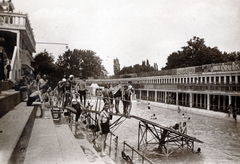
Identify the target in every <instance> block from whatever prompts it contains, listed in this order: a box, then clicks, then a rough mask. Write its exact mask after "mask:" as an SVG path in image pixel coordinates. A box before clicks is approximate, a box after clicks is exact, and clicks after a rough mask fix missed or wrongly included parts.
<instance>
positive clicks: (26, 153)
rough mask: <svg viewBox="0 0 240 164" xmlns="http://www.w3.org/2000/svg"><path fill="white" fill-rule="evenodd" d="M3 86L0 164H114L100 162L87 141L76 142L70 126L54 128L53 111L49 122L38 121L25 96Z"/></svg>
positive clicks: (45, 120) (0, 97)
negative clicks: (27, 104)
mask: <svg viewBox="0 0 240 164" xmlns="http://www.w3.org/2000/svg"><path fill="white" fill-rule="evenodd" d="M0 86H1V87H0V114H1V117H0V163H3V164H5V163H6V164H7V163H8V164H15V163H18V164H23V163H26V164H38V163H39V164H42V163H48V164H56V163H57V164H74V163H83V164H88V163H89V164H91V163H92V164H101V163H103V164H104V163H110V164H114V163H115V162H113V161H112V160H110V159H108V161H106V160H105V159H106V158H101V157H100V155H99V153H97V152H96V151H95V149H94V148H93V146H92V144H90V143H89V142H88V140H87V139H86V138H85V137H83V138H81V139H76V138H75V137H74V135H73V133H72V131H71V130H70V128H69V126H68V125H67V124H54V121H53V118H52V114H51V110H50V109H46V110H45V115H46V116H47V118H44V119H43V118H38V117H37V116H38V115H39V113H40V111H39V110H38V109H37V108H34V107H33V106H26V102H25V101H24V99H25V98H26V92H19V91H15V90H13V89H11V85H9V86H8V84H5V83H4V84H2V82H1V84H0ZM3 86H4V87H3ZM79 133H81V130H80V131H79Z"/></svg>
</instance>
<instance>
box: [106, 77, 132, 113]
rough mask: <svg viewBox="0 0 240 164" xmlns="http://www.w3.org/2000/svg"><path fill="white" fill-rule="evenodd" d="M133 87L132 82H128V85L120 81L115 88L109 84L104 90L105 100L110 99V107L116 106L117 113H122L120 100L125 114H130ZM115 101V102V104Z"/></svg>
mask: <svg viewBox="0 0 240 164" xmlns="http://www.w3.org/2000/svg"><path fill="white" fill-rule="evenodd" d="M133 91H134V90H133V87H132V85H131V82H128V84H127V85H124V86H122V84H121V83H120V82H119V84H118V85H117V86H115V87H114V88H113V87H112V86H111V85H107V86H106V87H105V88H104V90H103V91H102V97H103V101H104V102H106V101H108V102H109V103H110V104H109V105H110V108H114V107H115V111H116V114H120V113H121V112H120V109H119V105H120V101H122V103H123V112H122V113H123V114H124V115H127V116H130V112H131V109H132V96H133ZM114 103H115V104H114Z"/></svg>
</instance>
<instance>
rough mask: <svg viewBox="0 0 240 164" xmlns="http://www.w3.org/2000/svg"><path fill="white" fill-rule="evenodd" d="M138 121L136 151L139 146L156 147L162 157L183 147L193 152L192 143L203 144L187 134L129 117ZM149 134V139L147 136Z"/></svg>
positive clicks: (145, 120)
mask: <svg viewBox="0 0 240 164" xmlns="http://www.w3.org/2000/svg"><path fill="white" fill-rule="evenodd" d="M131 117H132V118H135V119H137V120H139V129H138V149H140V146H141V145H144V146H146V145H150V144H156V145H158V149H159V151H160V154H162V155H164V156H169V155H170V154H172V153H173V152H174V151H175V150H176V149H181V150H183V149H184V148H185V147H186V148H187V150H188V151H192V152H193V151H194V142H198V143H203V141H201V140H199V139H197V138H196V137H192V136H189V135H187V134H182V133H180V132H178V131H175V130H173V129H170V128H168V127H165V126H162V125H159V124H157V123H155V122H152V121H149V120H147V119H144V118H141V117H138V116H134V115H132V116H131ZM149 133H150V134H151V136H152V137H151V138H150V137H149V135H148V134H149Z"/></svg>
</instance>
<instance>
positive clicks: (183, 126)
mask: <svg viewBox="0 0 240 164" xmlns="http://www.w3.org/2000/svg"><path fill="white" fill-rule="evenodd" d="M169 128H170V129H173V130H175V131H178V132H180V133H182V134H187V123H186V122H183V123H182V122H178V123H176V124H175V125H173V126H170V127H169Z"/></svg>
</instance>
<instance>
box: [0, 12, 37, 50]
mask: <svg viewBox="0 0 240 164" xmlns="http://www.w3.org/2000/svg"><path fill="white" fill-rule="evenodd" d="M4 29H7V30H19V31H21V34H23V37H24V39H27V42H28V43H30V45H31V50H32V52H35V45H36V42H35V39H34V35H33V30H32V28H31V26H30V23H29V19H28V17H27V15H26V14H18V13H7V12H0V30H4Z"/></svg>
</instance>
